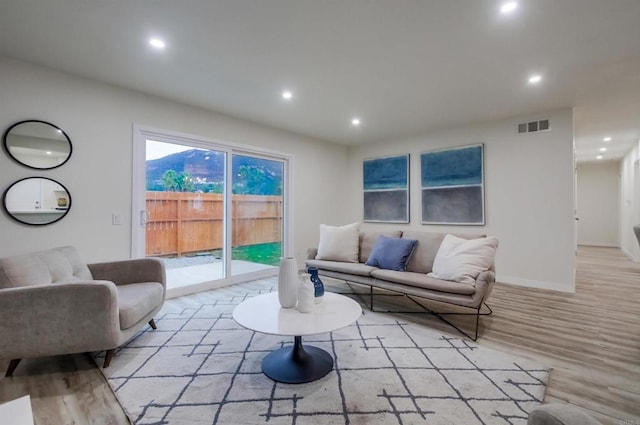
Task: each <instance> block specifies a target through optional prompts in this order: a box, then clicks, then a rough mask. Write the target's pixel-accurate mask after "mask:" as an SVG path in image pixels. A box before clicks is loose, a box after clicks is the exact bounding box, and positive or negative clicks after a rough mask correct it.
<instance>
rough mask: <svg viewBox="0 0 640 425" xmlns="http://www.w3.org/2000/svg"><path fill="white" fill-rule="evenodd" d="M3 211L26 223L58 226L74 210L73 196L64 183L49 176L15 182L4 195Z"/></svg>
mask: <svg viewBox="0 0 640 425" xmlns="http://www.w3.org/2000/svg"><path fill="white" fill-rule="evenodd" d="M2 203H3V206H4V210H5V211H6V212H7V214H9V216H11V218H13V219H15V220H17V221H19V222H20V223H24V224H32V225H36V226H42V225H45V224H51V223H55V222H56V221H58V220H61V219H62V217H64V216H65V215H67V213H68V212H69V209H70V208H71V195H70V194H69V191H68V190H67V188H66V187H64V186H63V185H62V184H61V183H59V182H57V181H55V180H52V179H48V178H46V177H28V178H26V179H22V180H18V181H17V182H15V183H13V184H12V185H11V186H9V188H8V189H7V190H6V191H5V192H4V195H3V196H2Z"/></svg>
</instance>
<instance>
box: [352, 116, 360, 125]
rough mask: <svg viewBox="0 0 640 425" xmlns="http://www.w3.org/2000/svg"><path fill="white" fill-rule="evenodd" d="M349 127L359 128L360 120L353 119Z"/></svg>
mask: <svg viewBox="0 0 640 425" xmlns="http://www.w3.org/2000/svg"><path fill="white" fill-rule="evenodd" d="M351 125H352V126H354V127H357V126H359V125H360V118H353V119H352V120H351Z"/></svg>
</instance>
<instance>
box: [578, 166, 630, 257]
mask: <svg viewBox="0 0 640 425" xmlns="http://www.w3.org/2000/svg"><path fill="white" fill-rule="evenodd" d="M577 168H578V178H577V180H578V184H577V191H578V196H577V199H578V217H579V218H580V221H578V244H580V245H595V246H613V247H620V163H619V162H618V161H606V162H585V163H581V164H578V167H577Z"/></svg>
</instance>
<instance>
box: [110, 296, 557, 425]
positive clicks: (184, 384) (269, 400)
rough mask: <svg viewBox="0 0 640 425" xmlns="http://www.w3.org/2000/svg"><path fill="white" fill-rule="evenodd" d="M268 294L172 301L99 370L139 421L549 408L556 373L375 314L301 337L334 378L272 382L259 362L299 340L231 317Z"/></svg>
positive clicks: (505, 418) (509, 415)
mask: <svg viewBox="0 0 640 425" xmlns="http://www.w3.org/2000/svg"><path fill="white" fill-rule="evenodd" d="M270 290H271V289H266V290H255V289H254V290H248V291H240V292H239V293H240V294H241V295H233V293H230V292H229V291H228V290H224V289H223V290H217V291H210V292H208V293H205V294H198V295H197V296H195V297H194V296H192V297H183V298H179V299H175V300H169V301H167V302H166V303H165V307H164V308H163V310H162V312H161V313H160V314H159V315H158V316H157V317H156V323H157V325H158V329H157V330H156V331H150V330H147V329H145V330H144V331H143V332H141V333H140V334H139V335H138V336H137V337H136V338H135V339H133V340H132V341H130V342H129V343H128V344H127V345H126V346H124V347H122V348H121V349H120V350H118V351H117V353H116V357H115V358H114V359H113V361H112V363H111V366H110V367H109V368H107V369H103V372H104V374H105V376H106V377H107V379H108V382H109V384H110V385H111V386H112V388H113V389H114V391H115V393H116V394H117V396H118V398H119V399H120V401H121V403H122V405H123V407H124V409H125V410H126V411H127V413H128V414H129V415H130V417H131V418H132V420H133V421H134V423H135V424H140V425H142V424H189V425H194V424H197V425H200V424H224V425H227V424H243V425H248V424H274V425H280V424H289V425H291V424H299V425H304V424H403V425H409V424H464V425H472V424H525V423H526V418H527V414H528V412H529V411H530V410H531V409H532V408H533V407H534V406H536V405H538V404H540V403H541V402H542V399H543V396H544V391H545V386H546V383H547V380H548V376H549V370H548V369H546V368H544V367H541V366H540V365H537V364H534V363H532V362H531V361H528V360H525V359H522V358H516V357H513V356H511V355H507V354H505V353H501V352H497V351H494V350H490V349H486V348H483V347H478V346H476V345H475V344H472V343H471V342H469V341H466V340H462V339H458V338H454V337H448V336H442V335H439V334H436V333H434V332H433V331H432V330H429V329H428V328H425V327H423V326H418V325H415V324H411V323H407V322H402V321H398V320H397V319H394V318H393V317H392V316H391V315H385V314H382V313H371V312H368V311H365V315H364V316H362V318H361V319H360V320H358V321H357V322H356V323H354V324H353V325H352V326H349V327H347V328H344V329H341V330H338V331H335V332H332V333H329V334H324V335H318V336H317V337H308V338H303V343H305V344H309V345H315V346H317V347H320V348H323V349H325V350H327V351H328V352H329V353H331V354H332V355H333V356H334V359H335V365H334V370H333V371H332V372H330V373H329V374H328V375H327V376H325V377H324V378H322V379H320V380H318V381H316V382H312V383H308V384H298V385H290V384H281V383H275V382H273V381H272V380H270V379H269V378H267V377H266V376H264V375H263V374H262V372H261V369H260V362H261V361H262V358H263V357H264V356H265V355H267V354H268V353H269V352H271V351H272V350H274V349H277V348H280V347H282V346H283V345H287V344H292V343H293V338H283V337H277V336H272V335H262V334H258V333H255V332H253V331H249V330H246V329H243V328H241V327H240V326H239V325H237V324H236V323H235V322H234V320H233V319H232V318H231V312H232V311H233V308H234V307H235V306H236V305H237V304H238V303H240V302H242V301H243V300H244V299H246V298H249V297H252V296H255V295H257V294H259V293H261V292H265V291H267V292H268V291H270ZM235 291H236V294H237V293H238V290H237V289H236V290H235Z"/></svg>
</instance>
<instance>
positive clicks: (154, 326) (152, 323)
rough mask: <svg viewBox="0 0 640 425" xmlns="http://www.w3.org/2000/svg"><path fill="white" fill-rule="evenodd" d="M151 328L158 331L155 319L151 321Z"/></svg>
mask: <svg viewBox="0 0 640 425" xmlns="http://www.w3.org/2000/svg"><path fill="white" fill-rule="evenodd" d="M149 326H151V329H158V328H157V327H156V321H155V320H153V319H151V320H149Z"/></svg>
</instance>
